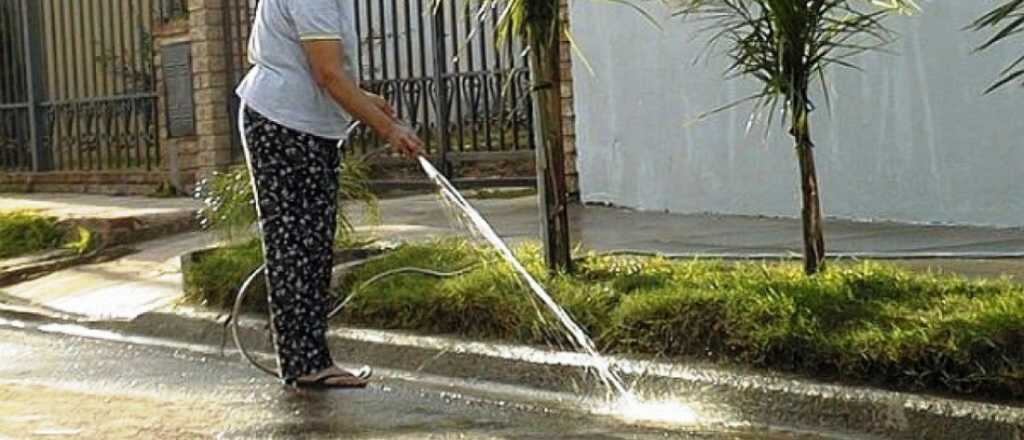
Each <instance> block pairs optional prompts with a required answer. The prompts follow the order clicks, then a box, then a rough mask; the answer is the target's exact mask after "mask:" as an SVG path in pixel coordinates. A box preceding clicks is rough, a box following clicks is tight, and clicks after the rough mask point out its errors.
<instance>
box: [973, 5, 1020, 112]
mask: <svg viewBox="0 0 1024 440" xmlns="http://www.w3.org/2000/svg"><path fill="white" fill-rule="evenodd" d="M970 27H971V29H974V30H976V31H988V30H992V31H994V32H995V34H993V35H992V36H991V37H989V39H988V40H986V41H985V43H984V44H982V45H981V46H980V47H979V48H978V50H987V49H989V48H991V47H993V46H996V45H998V44H1001V43H1006V42H1007V41H1009V40H1010V38H1011V37H1014V36H1017V35H1020V34H1022V33H1024V0H1006V1H1005V2H1004V3H1002V4H1000V5H999V6H998V7H996V8H995V9H993V10H992V11H990V12H989V13H987V14H985V15H983V16H981V18H979V19H977V20H975V22H974V23H972V24H971V26H970ZM1017 81H1019V82H1020V85H1021V86H1022V87H1024V55H1021V56H1020V58H1017V59H1016V60H1015V61H1014V62H1013V63H1011V64H1010V66H1009V67H1007V68H1006V69H1005V70H1003V71H1002V73H1001V77H1000V79H999V80H998V81H996V83H995V84H993V85H992V86H991V87H989V88H988V90H987V91H986V93H988V92H992V91H994V90H996V89H999V88H1000V87H1003V86H1005V85H1008V84H1012V83H1014V82H1017Z"/></svg>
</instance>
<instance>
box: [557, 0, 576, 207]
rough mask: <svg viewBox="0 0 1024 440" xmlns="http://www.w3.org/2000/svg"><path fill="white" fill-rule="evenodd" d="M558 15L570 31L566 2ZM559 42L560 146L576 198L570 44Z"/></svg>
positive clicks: (568, 182)
mask: <svg viewBox="0 0 1024 440" xmlns="http://www.w3.org/2000/svg"><path fill="white" fill-rule="evenodd" d="M559 14H560V18H561V20H562V29H564V30H568V29H570V27H569V2H568V0H559ZM561 40H562V41H561V45H560V47H559V52H560V54H559V55H560V57H559V62H560V63H561V66H560V69H561V76H560V78H561V82H562V84H561V92H562V136H563V138H562V139H563V140H562V143H563V145H562V146H563V148H564V149H565V179H566V187H567V188H568V190H569V194H570V196H571V197H572V198H577V197H578V196H579V171H578V169H577V168H576V112H575V110H574V107H573V105H574V104H573V88H572V86H573V83H572V43H571V42H570V41H569V38H568V36H566V35H562V37H561Z"/></svg>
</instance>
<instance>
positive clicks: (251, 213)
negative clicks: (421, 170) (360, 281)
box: [196, 159, 380, 244]
mask: <svg viewBox="0 0 1024 440" xmlns="http://www.w3.org/2000/svg"><path fill="white" fill-rule="evenodd" d="M368 173H369V172H368V168H367V165H366V164H365V163H364V162H362V161H360V160H358V159H349V160H346V161H344V162H343V163H342V167H341V172H340V173H339V177H338V202H339V204H341V203H345V202H349V201H355V202H358V203H361V204H363V205H364V206H365V207H366V208H367V209H366V211H367V213H368V215H369V220H370V221H371V222H376V221H378V220H379V218H380V211H379V206H378V204H377V197H376V195H374V193H373V191H372V188H370V186H369V176H368ZM196 196H197V197H198V198H201V199H202V200H203V203H204V206H203V208H202V209H201V210H200V212H199V216H200V219H201V223H202V225H203V227H205V228H209V229H212V230H214V231H217V232H218V233H220V235H221V236H222V237H223V238H224V239H225V240H227V241H229V242H238V241H239V240H242V239H246V238H248V237H250V236H251V233H250V228H251V227H252V225H253V224H254V223H255V222H256V219H257V216H256V205H255V199H254V197H253V189H252V180H251V177H250V174H249V169H248V167H246V166H237V167H234V168H232V169H230V170H228V171H226V172H218V173H214V175H213V177H211V178H210V179H207V180H204V181H203V182H201V183H200V184H199V185H198V187H197V189H196ZM354 229H355V226H354V224H353V223H352V219H351V218H349V216H348V214H347V213H346V212H345V211H344V210H343V209H339V210H338V236H337V238H338V243H341V244H353V243H354V242H353V241H352V240H351V235H352V234H351V233H352V232H353V231H354Z"/></svg>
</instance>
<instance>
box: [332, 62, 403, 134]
mask: <svg viewBox="0 0 1024 440" xmlns="http://www.w3.org/2000/svg"><path fill="white" fill-rule="evenodd" d="M318 82H319V83H320V86H321V87H323V88H324V90H326V91H327V93H328V94H329V95H330V96H331V98H333V99H334V101H335V102H337V103H338V105H340V106H341V107H342V108H344V109H345V111H346V112H348V113H349V114H350V115H352V116H353V117H354V118H356V119H358V120H359V121H361V122H363V123H364V124H366V125H368V126H369V127H370V128H372V129H373V130H374V131H376V132H377V133H379V134H381V135H386V134H387V133H388V131H389V130H391V128H392V126H393V125H394V120H392V119H391V117H390V116H389V115H388V114H387V113H384V111H382V110H381V109H380V107H378V106H376V105H374V103H373V101H372V100H371V99H370V97H369V96H367V95H366V92H364V91H363V89H361V88H360V87H359V85H358V84H357V83H356V81H355V79H353V78H352V77H351V76H350V75H349V74H348V73H347V72H345V71H344V70H343V69H340V68H339V69H332V71H331V72H326V73H324V74H322V75H321V78H320V80H319V81H318Z"/></svg>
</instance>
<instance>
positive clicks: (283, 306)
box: [244, 108, 340, 382]
mask: <svg viewBox="0 0 1024 440" xmlns="http://www.w3.org/2000/svg"><path fill="white" fill-rule="evenodd" d="M244 119H245V120H244V127H245V129H244V130H245V140H246V142H245V155H246V161H247V162H248V164H249V170H250V171H251V174H252V179H253V185H254V191H255V193H256V204H257V212H258V213H259V225H260V229H261V231H262V233H263V253H264V257H265V260H266V265H267V266H266V283H267V291H268V292H269V296H270V320H271V329H272V333H273V340H274V346H275V349H276V350H277V359H278V368H279V370H280V375H281V378H282V379H284V380H285V381H286V382H291V381H293V380H294V379H296V378H298V377H301V376H305V375H308V374H312V373H316V372H319V371H321V370H323V369H325V368H328V367H330V366H331V365H333V360H332V359H331V354H330V351H329V349H328V347H327V313H328V307H329V305H328V287H329V285H330V281H331V268H332V266H333V262H334V257H333V252H332V245H333V243H334V235H335V230H336V228H337V223H336V222H337V218H336V213H337V209H338V206H337V192H338V172H339V166H340V152H339V150H338V146H337V144H338V141H337V140H332V139H327V138H322V137H318V136H314V135H311V134H308V133H303V132H300V131H296V130H292V129H289V128H287V127H284V126H282V125H280V124H278V123H276V122H274V121H271V120H269V119H267V118H266V117H264V116H263V115H261V114H259V113H257V112H256V111H254V110H252V109H249V108H247V109H246V110H244Z"/></svg>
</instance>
